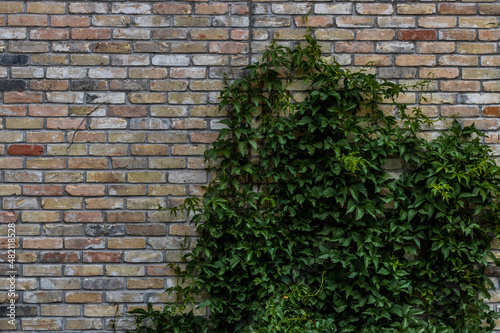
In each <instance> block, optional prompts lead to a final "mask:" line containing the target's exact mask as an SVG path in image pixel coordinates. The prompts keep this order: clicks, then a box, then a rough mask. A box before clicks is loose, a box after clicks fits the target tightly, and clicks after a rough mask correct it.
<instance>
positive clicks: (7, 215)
mask: <svg viewBox="0 0 500 333" xmlns="http://www.w3.org/2000/svg"><path fill="white" fill-rule="evenodd" d="M17 217H18V214H17V213H12V212H0V222H6V223H11V222H16V221H17Z"/></svg>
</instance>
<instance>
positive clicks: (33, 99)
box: [3, 91, 43, 104]
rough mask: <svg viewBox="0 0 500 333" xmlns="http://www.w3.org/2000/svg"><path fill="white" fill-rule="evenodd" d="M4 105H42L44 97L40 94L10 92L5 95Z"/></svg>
mask: <svg viewBox="0 0 500 333" xmlns="http://www.w3.org/2000/svg"><path fill="white" fill-rule="evenodd" d="M3 101H4V103H16V104H23V103H42V101H43V96H42V93H39V92H15V91H9V92H5V93H4V94H3Z"/></svg>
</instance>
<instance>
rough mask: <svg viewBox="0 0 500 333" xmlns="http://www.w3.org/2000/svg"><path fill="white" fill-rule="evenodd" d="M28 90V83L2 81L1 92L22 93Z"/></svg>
mask: <svg viewBox="0 0 500 333" xmlns="http://www.w3.org/2000/svg"><path fill="white" fill-rule="evenodd" d="M25 89H26V81H23V80H0V91H20V90H25Z"/></svg>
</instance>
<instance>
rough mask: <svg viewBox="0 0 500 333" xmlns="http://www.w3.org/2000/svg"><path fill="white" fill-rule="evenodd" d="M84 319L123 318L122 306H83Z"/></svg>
mask: <svg viewBox="0 0 500 333" xmlns="http://www.w3.org/2000/svg"><path fill="white" fill-rule="evenodd" d="M83 315H84V316H85V317H114V318H116V316H123V306H122V305H120V306H118V309H117V307H116V306H115V305H85V306H84V309H83Z"/></svg>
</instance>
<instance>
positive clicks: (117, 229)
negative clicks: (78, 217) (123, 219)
mask: <svg viewBox="0 0 500 333" xmlns="http://www.w3.org/2000/svg"><path fill="white" fill-rule="evenodd" d="M84 231H85V234H86V235H88V236H106V237H109V236H123V235H125V226H123V225H103V224H89V225H86V226H85V228H84Z"/></svg>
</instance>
